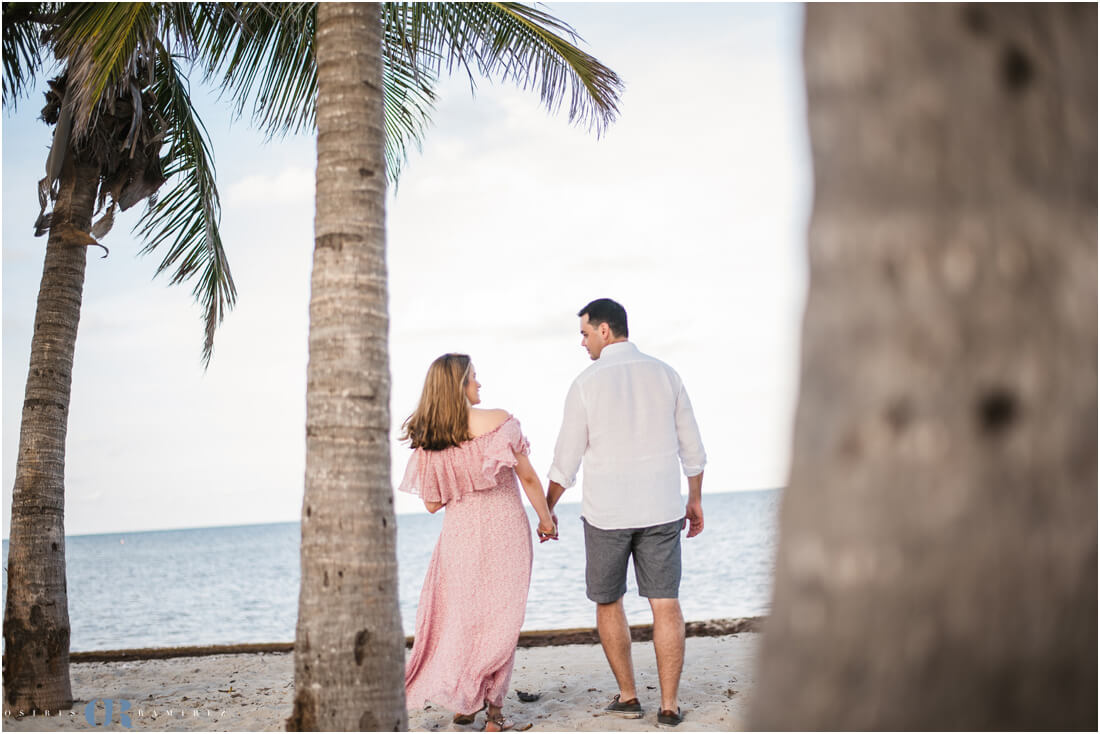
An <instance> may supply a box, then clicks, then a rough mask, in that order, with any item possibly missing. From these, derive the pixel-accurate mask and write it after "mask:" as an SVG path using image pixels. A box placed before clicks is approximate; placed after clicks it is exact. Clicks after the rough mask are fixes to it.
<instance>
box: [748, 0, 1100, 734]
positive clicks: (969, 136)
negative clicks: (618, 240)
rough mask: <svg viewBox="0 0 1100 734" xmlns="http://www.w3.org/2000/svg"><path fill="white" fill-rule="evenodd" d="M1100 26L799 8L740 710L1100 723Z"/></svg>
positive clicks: (964, 10) (804, 720)
mask: <svg viewBox="0 0 1100 734" xmlns="http://www.w3.org/2000/svg"><path fill="white" fill-rule="evenodd" d="M1096 26H1097V16H1096V5H1095V4H1082V5H1069V6H1067V5H1042V6H1034V5H1012V6H1001V5H975V6H959V5H944V4H913V5H908V4H905V5H894V4H889V5H880V4H869V5H863V4H860V5H832V4H823V5H815V4H810V5H809V6H807V9H806V35H805V47H804V51H805V58H804V63H805V73H806V84H807V94H808V115H809V128H810V137H811V145H812V151H813V161H814V183H815V193H814V198H815V200H814V211H813V217H812V221H811V226H810V235H809V258H810V287H809V294H808V299H807V304H806V312H805V319H804V324H803V340H802V373H801V386H800V396H799V403H798V409H797V415H796V420H795V431H794V446H793V459H792V468H791V478H790V484H789V487H788V489H787V491H786V493H785V496H784V499H783V503H782V508H781V517H780V543H779V551H778V556H777V562H776V578H775V591H774V598H773V608H772V613H771V615H770V617H769V620H768V622H767V624H766V626H765V635H764V640H763V644H762V648H761V658H760V667H759V677H758V687H757V693H756V698H755V702H754V705H753V708H752V714H751V720H750V726H751V728H753V729H809V730H821V729H825V730H830V729H831V730H838V729H839V730H847V729H861V730H881V729H887V730H891V729H895V730H896V729H945V728H946V729H963V730H966V729H1006V730H1008V729H1040V730H1049V729H1063V728H1083V729H1092V730H1095V728H1096V723H1097V718H1096V713H1097V698H1096V686H1097V654H1096V653H1097V623H1096V620H1097V585H1096V581H1097V558H1096V553H1097V504H1096V492H1097V475H1096V456H1097V412H1096V406H1097V403H1096V394H1097V372H1096V366H1097V321H1096V315H1097V292H1096V277H1097V259H1096V252H1097V239H1096V238H1097V228H1096V205H1097V126H1096V110H1097V77H1096V68H1097V63H1096V61H1097V55H1096V52H1097V47H1096Z"/></svg>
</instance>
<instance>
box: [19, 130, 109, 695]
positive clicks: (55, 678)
mask: <svg viewBox="0 0 1100 734" xmlns="http://www.w3.org/2000/svg"><path fill="white" fill-rule="evenodd" d="M98 189H99V166H98V165H96V164H95V163H93V162H89V161H88V160H86V156H83V155H80V154H77V153H76V152H74V151H72V150H70V151H69V153H68V155H67V156H66V160H65V163H64V165H63V167H62V170H61V175H60V177H59V178H58V191H59V194H58V198H57V201H56V202H55V203H54V209H53V217H52V220H51V221H52V225H51V226H50V229H49V232H50V234H49V239H48V240H47V242H46V256H45V261H44V263H43V267H42V283H41V285H40V286H39V288H38V305H37V307H36V311H35V316H34V335H33V336H32V337H31V359H30V369H29V370H28V373H27V388H26V393H25V397H24V399H23V417H22V422H21V423H20V426H19V454H18V457H17V459H16V465H15V486H14V488H13V490H12V504H11V536H10V538H9V542H8V567H7V574H8V593H7V599H6V600H5V602H4V708H5V709H10V710H12V711H17V710H22V711H25V712H26V713H27V715H30V713H31V712H32V711H38V712H39V715H41V712H42V711H52V712H56V711H57V710H59V709H68V708H69V707H70V706H72V703H73V693H72V685H71V682H70V679H69V640H70V632H71V630H70V627H69V596H68V585H67V584H66V581H65V436H66V433H67V428H68V419H69V398H70V395H71V392H72V378H73V355H74V353H75V351H76V333H77V327H78V325H79V323H80V304H81V302H82V300H83V293H84V270H85V264H86V262H87V258H88V250H87V244H88V242H89V241H92V239H91V237H90V236H89V235H88V234H87V233H88V230H89V229H90V228H91V225H92V209H93V206H94V204H95V196H96V191H97V190H98ZM28 221H29V220H28ZM28 229H29V227H28Z"/></svg>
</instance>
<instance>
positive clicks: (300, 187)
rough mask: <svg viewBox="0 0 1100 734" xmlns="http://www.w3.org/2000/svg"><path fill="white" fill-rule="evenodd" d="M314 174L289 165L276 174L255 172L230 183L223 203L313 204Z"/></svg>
mask: <svg viewBox="0 0 1100 734" xmlns="http://www.w3.org/2000/svg"><path fill="white" fill-rule="evenodd" d="M313 192H314V171H313V170H312V169H307V168H303V167H301V166H293V165H292V166H288V167H286V168H284V169H283V170H281V171H279V172H278V173H277V174H275V175H271V174H267V173H257V174H253V175H251V176H245V177H244V178H242V179H240V180H239V181H234V182H233V183H231V184H229V186H228V188H226V190H225V201H226V204H227V205H230V206H249V205H257V206H264V207H267V206H270V205H272V204H288V203H296V204H300V203H306V204H312V203H313Z"/></svg>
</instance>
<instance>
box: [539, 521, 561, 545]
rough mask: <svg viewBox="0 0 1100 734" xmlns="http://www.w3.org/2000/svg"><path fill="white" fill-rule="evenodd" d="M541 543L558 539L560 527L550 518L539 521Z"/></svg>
mask: <svg viewBox="0 0 1100 734" xmlns="http://www.w3.org/2000/svg"><path fill="white" fill-rule="evenodd" d="M538 535H539V542H540V543H545V542H546V541H548V540H557V539H558V525H557V523H555V522H554V521H553V520H551V519H550V518H546V519H542V520H539V527H538Z"/></svg>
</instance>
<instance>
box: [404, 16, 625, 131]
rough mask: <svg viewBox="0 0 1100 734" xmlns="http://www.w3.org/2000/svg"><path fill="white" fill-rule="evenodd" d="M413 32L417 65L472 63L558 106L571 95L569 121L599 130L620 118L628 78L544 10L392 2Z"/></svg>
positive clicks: (410, 48) (438, 67) (409, 38)
mask: <svg viewBox="0 0 1100 734" xmlns="http://www.w3.org/2000/svg"><path fill="white" fill-rule="evenodd" d="M386 6H387V12H388V13H390V14H392V16H393V17H394V18H395V19H396V21H395V22H399V23H401V24H403V25H404V27H405V29H406V51H407V54H408V55H409V63H410V65H412V66H414V67H417V68H428V69H432V70H433V71H437V72H439V71H442V70H443V69H444V68H445V69H446V70H447V71H448V72H450V71H453V70H454V68H455V67H456V66H461V67H462V68H465V69H466V71H467V73H468V74H469V76H470V80H471V84H473V83H474V81H473V79H474V77H473V69H474V68H476V69H477V71H478V72H479V73H481V74H483V75H485V76H489V77H494V76H495V77H498V78H501V79H506V80H510V81H512V82H514V83H516V84H517V85H518V86H520V87H521V88H523V89H528V88H531V87H535V88H537V89H538V90H539V94H540V96H541V99H542V102H543V104H544V105H546V107H547V109H549V110H550V111H552V112H553V111H556V110H557V109H558V108H559V107H560V105H561V103H562V102H563V101H564V100H565V99H566V97H568V99H569V120H570V122H574V121H576V122H580V123H581V124H586V125H588V126H590V127H595V128H596V132H597V135H599V134H601V133H602V132H603V130H604V129H605V128H606V127H607V125H609V124H610V123H611V122H613V121H614V119H615V117H616V115H617V114H618V101H619V97H620V95H621V93H622V89H623V82H622V80H621V79H620V78H619V76H618V75H617V74H615V72H614V71H612V70H611V69H609V68H607V67H606V66H604V65H603V64H601V63H600V62H599V61H598V60H597V59H595V58H594V57H593V56H591V55H589V54H587V53H585V52H584V51H582V50H581V49H580V48H578V47H577V46H576V45H575V42H576V41H579V40H580V39H579V37H578V36H577V33H576V31H574V30H573V28H572V27H570V26H569V25H568V24H566V23H564V22H562V21H560V20H558V19H556V18H554V17H553V16H551V15H549V14H548V13H545V12H543V11H541V10H539V9H537V8H533V7H529V6H526V5H522V4H520V3H416V2H407V3H386Z"/></svg>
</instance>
